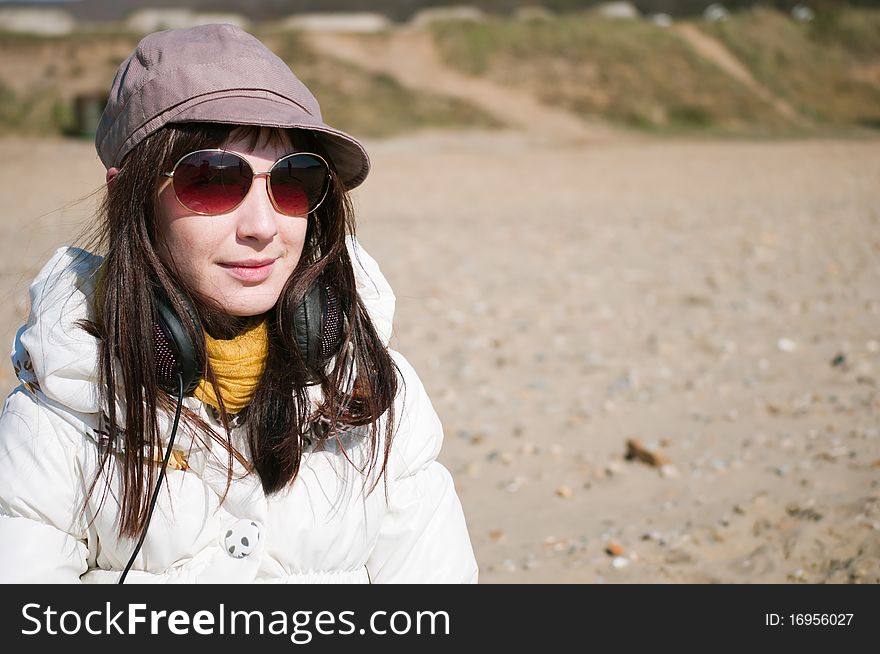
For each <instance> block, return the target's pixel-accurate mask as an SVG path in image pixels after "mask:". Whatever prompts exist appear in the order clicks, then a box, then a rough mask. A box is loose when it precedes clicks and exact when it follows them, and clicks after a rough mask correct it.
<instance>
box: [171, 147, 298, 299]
mask: <svg viewBox="0 0 880 654" xmlns="http://www.w3.org/2000/svg"><path fill="white" fill-rule="evenodd" d="M265 136H268V134H266V133H265V130H264V131H263V132H262V133H261V134H260V139H259V141H258V143H257V145H256V147H255V148H254V149H253V150H248V149H246V148H247V144H246V143H245V142H244V141H243V140H242V139H241V138H240V137H236V133H235V132H232V134H231V135H230V137H229V140H227V142H226V143H225V144H224V145H223V146H222V147H223V149H225V150H230V151H232V152H235V153H237V154H239V155H241V156H242V157H244V158H245V159H246V160H247V161H248V163H249V164H250V165H251V168H252V169H253V170H254V171H255V172H262V171H266V170H269V169H270V168H271V167H272V164H273V163H275V162H276V161H277V160H278V159H280V158H281V157H283V156H284V155H286V154H290V153H291V152H294V151H295V148H294V147H293V146H292V145H291V144H290V142H289V138H288V137H287V136H286V135H285V137H284V141H285V144H284V145H281V144H279V143H278V142H277V139H267V138H264V137H265ZM169 182H170V180H169ZM266 184H267V179H266V177H256V178H255V179H254V180H253V183H252V184H251V188H250V190H249V191H248V194H247V197H246V198H245V199H244V201H243V202H242V203H241V204H240V205H238V207H236V208H235V209H233V210H232V211H230V212H229V213H226V214H222V215H219V216H203V215H200V214H194V213H192V212H191V211H189V210H188V209H186V208H185V207H183V206H182V205H181V204H180V203H179V202H178V201H177V198H176V197H175V196H174V189H173V188H172V187H171V184H170V183H163V184H162V185H161V186H160V187H159V198H158V204H157V209H158V215H157V229H158V232H159V235H160V237H159V238H158V239H157V240H158V241H159V242H158V243H157V246H158V252H159V256H160V257H161V258H162V259H163V261H165V263H166V264H169V265H173V266H175V267H176V269H177V270H178V271H179V272H180V274H181V275H182V276H183V278H184V279H185V280H187V282H188V284H189V285H190V287H191V288H193V289H194V290H195V291H197V292H199V293H201V294H202V295H204V296H205V297H210V298H214V299H216V300H217V301H218V302H219V303H220V305H221V306H222V307H223V308H224V310H225V311H226V313H228V314H229V315H233V316H255V315H258V314H261V313H264V312H266V311H268V310H269V309H271V308H272V307H273V306H274V305H275V303H276V302H277V301H278V297H279V295H280V294H281V290H282V289H283V287H284V285H285V283H286V282H287V280H288V278H289V277H290V275H291V274H292V273H293V270H294V268H296V265H297V263H298V262H299V257H300V254H301V253H302V249H303V243H304V241H305V236H306V226H307V225H308V220H314V217H312V218H308V219H307V218H296V217H291V216H286V215H284V214H281V213H278V212H277V211H275V207H273V206H272V202H271V201H270V199H269V193H268V189H267V187H266Z"/></svg>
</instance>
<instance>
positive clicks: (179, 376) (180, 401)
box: [116, 373, 183, 584]
mask: <svg viewBox="0 0 880 654" xmlns="http://www.w3.org/2000/svg"><path fill="white" fill-rule="evenodd" d="M177 387H178V390H177V410H176V411H175V412H174V424H173V425H172V426H171V436H170V437H169V438H168V447H167V448H166V450H165V458H164V459H163V460H162V469H161V470H160V471H159V481H158V482H156V490H155V491H153V499H152V500H150V508H149V510H148V511H147V521H146V522H145V523H144V529H143V531H141V537H140V539H139V540H138V543H137V547H135V548H134V553H133V554H132V555H131V558H130V559H129V560H128V564H127V565H126V566H125V569H124V570H123V571H122V574H121V575H119V581H118V582H116V583H118V584H122V583H125V577H126V575H128V571H129V570H130V569H131V566H132V564H133V563H134V560H135V559H136V558H137V555H138V552H140V551H141V546H142V545H143V544H144V539H145V538H146V537H147V529H149V528H150V520H151V519H152V517H153V509H155V508H156V500H157V499H158V498H159V489H160V488H162V481H163V480H164V479H165V469H166V468H167V467H168V460H169V459H170V458H171V449H172V448H173V447H174V437H175V436H176V435H177V423H178V422H179V421H180V410H181V409H182V408H183V373H177Z"/></svg>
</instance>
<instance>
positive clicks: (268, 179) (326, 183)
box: [162, 148, 330, 218]
mask: <svg viewBox="0 0 880 654" xmlns="http://www.w3.org/2000/svg"><path fill="white" fill-rule="evenodd" d="M200 152H220V153H223V154H229V155H232V156H234V157H237V158H238V159H240V160H241V161H243V162H244V163H245V165H246V166H247V167H248V168H250V171H251V184H250V186H249V187H248V190H247V193H245V194H244V197H242V198H241V200H239V201H238V203H237V204H236V205H235V206H234V207H232V208H231V209H227V210H226V211H224V212H222V213H205V212H203V211H195V210H193V209H191V208H190V207H188V206H186V205H185V204H184V203H183V200H181V199H180V196H179V195H177V189H176V188H175V186H174V172H175V171H176V170H177V167H178V166H179V165H180V164H181V163H182V162H183V160H184V159H186V158H187V157H191V156H192V155H194V154H199V153H200ZM304 154H305V155H308V156H310V157H315V158H317V159H320V160H321V162H322V163H323V164H324V168H325V173H326V177H325V179H324V194H323V195H322V196H321V199H320V200H318V204H316V205H315V206H314V207H313V208H312V209H310V210H309V211H308V213H306V214H305V215H301V214H292V213H287V212H285V211H282V210H281V207H279V206H278V203H277V202H276V201H275V196H274V195H273V194H272V170H274V168H275V166H277V165H278V164H279V163H281V162H282V161H284V160H285V159H290V158H291V157H296V156H299V155H304ZM162 175H163V176H164V177H167V178H168V179H170V180H171V190H172V191H174V198H175V199H176V200H177V202H178V203H179V204H180V206H182V207H183V208H184V209H186V210H187V211H191V212H192V213H195V214H198V215H200V216H222V215H224V214H227V213H230V212H231V211H235V210H236V209H237V208H238V207H239V206H241V203H242V202H244V201H245V200H246V199H247V196H248V193H250V192H251V189H252V188H253V187H254V179H255V178H257V177H265V178H266V190H267V192H268V194H269V201H270V202H271V203H272V206H273V207H274V208H275V211H277V212H278V213H280V214H282V215H284V216H289V217H291V218H308V216H309V214H310V213H312V212H314V211H316V210H317V209H318V207H320V206H321V204H322V203H323V202H324V200H326V199H327V194H328V193H329V192H330V164H329V163H327V160H326V159H325V158H324V157H322V156H321V155H320V154H316V153H315V152H291V153H290V154H286V155H284V156H283V157H281V158H280V159H278V160H277V161H276V162H275V163H273V164H272V165H271V166H270V167H269V170H267V171H265V172H260V173H258V172H254V168H253V166H251V164H250V162H249V161H248V160H247V159H245V158H244V157H243V156H241V155H240V154H238V153H237V152H232V151H231V150H224V149H223V148H205V149H203V150H193V151H192V152H187V153H186V154H185V155H183V156H182V157H181V158H180V159H178V160H177V163H175V164H174V166H173V167H172V168H171V172H167V173H162Z"/></svg>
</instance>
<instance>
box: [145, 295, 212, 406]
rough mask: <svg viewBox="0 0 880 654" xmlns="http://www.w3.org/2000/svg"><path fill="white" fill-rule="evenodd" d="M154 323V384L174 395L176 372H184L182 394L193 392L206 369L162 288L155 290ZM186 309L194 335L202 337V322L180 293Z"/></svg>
mask: <svg viewBox="0 0 880 654" xmlns="http://www.w3.org/2000/svg"><path fill="white" fill-rule="evenodd" d="M155 299H156V323H154V324H153V345H154V353H155V354H154V356H155V358H156V383H157V384H158V385H159V388H161V389H162V390H164V391H166V392H168V393H170V394H172V395H176V394H177V391H178V387H177V384H178V382H177V375H178V374H182V375H183V393H184V395H189V394H190V393H192V392H193V391H194V390H195V389H196V386H198V385H199V381H200V380H201V379H202V375H203V374H204V372H205V365H204V361H202V359H201V357H199V351H198V349H197V348H196V346H195V344H194V343H193V341H192V340H191V339H190V336H189V333H188V332H187V330H186V328H185V327H184V324H183V323H182V322H181V319H180V316H178V314H177V312H176V311H175V310H174V309H173V308H172V306H171V302H170V301H169V300H168V297H167V296H166V295H165V293H164V292H162V291H161V290H160V291H159V292H157V293H156V296H155ZM181 299H182V301H183V303H184V307H185V309H186V312H185V313H186V320H187V321H188V322H189V323H190V324H191V325H192V327H193V329H194V330H195V333H196V337H197V338H200V339H202V340H204V338H205V335H204V332H203V331H202V323H201V322H200V321H199V318H198V314H197V313H196V311H195V309H194V308H193V307H192V305H190V304H189V301H188V300H187V299H186V297H183V296H181Z"/></svg>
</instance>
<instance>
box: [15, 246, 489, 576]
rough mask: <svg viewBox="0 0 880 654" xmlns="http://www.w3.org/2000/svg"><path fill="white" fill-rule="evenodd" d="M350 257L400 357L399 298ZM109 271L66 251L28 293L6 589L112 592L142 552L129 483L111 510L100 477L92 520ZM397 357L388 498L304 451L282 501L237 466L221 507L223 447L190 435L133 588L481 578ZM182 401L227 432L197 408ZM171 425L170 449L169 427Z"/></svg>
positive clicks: (431, 416)
mask: <svg viewBox="0 0 880 654" xmlns="http://www.w3.org/2000/svg"><path fill="white" fill-rule="evenodd" d="M348 247H349V252H350V253H351V254H352V261H353V263H354V267H355V274H356V277H357V285H358V291H359V293H360V294H361V297H362V299H363V300H364V302H365V304H366V306H367V308H368V310H369V312H370V315H371V318H372V319H373V321H374V324H375V325H376V327H377V329H378V331H379V334H380V336H381V337H382V338H383V340H384V342H385V343H386V345H387V343H388V339H389V338H390V335H391V322H392V317H393V314H394V295H393V293H392V292H391V288H390V287H389V286H388V282H387V281H386V280H385V278H384V276H383V275H382V273H381V272H380V271H379V267H378V265H377V264H376V262H375V261H374V260H373V259H372V258H371V257H370V256H369V255H368V254H367V253H366V252H365V251H364V250H363V249H362V248H361V247H360V246H359V245H358V244H357V242H356V241H355V240H354V239H352V238H349V240H348ZM100 262H101V258H100V257H97V256H95V255H92V254H90V253H85V252H83V251H82V250H77V249H74V248H61V249H59V250H58V251H57V252H56V253H55V255H54V256H53V257H52V259H51V260H50V261H49V262H48V263H47V264H46V266H45V267H44V268H43V270H42V271H41V272H40V273H39V275H38V276H37V278H36V279H35V280H34V282H33V284H32V286H31V290H30V294H31V307H32V308H31V315H30V318H29V320H28V322H27V324H26V325H25V326H23V327H22V328H21V329H20V330H19V332H18V334H17V336H16V338H15V343H14V348H13V352H12V359H13V365H14V366H15V368H16V373H17V375H18V377H19V379H20V381H21V382H22V383H21V384H20V385H19V386H18V388H16V389H15V390H14V391H13V392H12V393H11V394H10V395H9V397H8V398H7V400H6V404H5V405H4V407H3V413H2V416H0V581H2V582H80V581H82V582H98V583H104V582H108V583H110V582H115V581H117V579H118V577H119V574H120V571H121V570H122V569H123V567H124V566H125V564H126V563H127V561H128V559H129V557H130V556H131V553H132V552H133V551H134V547H135V542H136V541H135V540H133V539H123V540H119V539H118V538H117V536H116V528H117V524H118V523H117V519H118V511H119V504H118V502H117V498H118V497H119V494H120V488H121V485H120V483H119V475H118V474H117V475H114V476H113V482H112V483H111V487H110V489H111V490H110V492H109V493H107V494H106V497H105V498H104V503H103V506H100V502H101V499H102V497H103V496H104V494H105V493H104V490H105V488H104V483H105V481H104V479H105V478H104V477H103V473H102V477H101V479H100V480H99V483H98V485H97V486H96V488H95V491H94V492H93V493H92V495H91V498H90V499H89V501H88V502H87V506H86V511H85V512H84V513H83V512H82V511H81V508H82V506H83V502H84V499H85V497H86V494H87V491H88V489H89V486H90V484H91V482H92V480H93V479H94V477H95V474H96V471H97V470H98V468H99V467H100V466H99V452H98V442H99V441H100V438H101V434H100V433H99V430H100V427H101V423H100V416H101V407H100V406H99V404H98V400H97V387H96V381H95V380H96V378H97V370H96V361H97V352H98V349H97V348H98V342H97V340H96V339H95V338H93V337H91V336H89V335H88V334H87V333H86V332H84V331H83V330H81V329H79V328H77V327H75V326H74V323H75V322H76V321H77V320H80V319H82V318H87V317H93V307H92V305H91V302H90V299H91V298H92V297H93V295H94V282H95V275H94V273H95V270H96V269H97V267H98V265H99V264H100ZM389 352H390V354H391V356H392V357H393V359H394V361H395V362H396V363H397V365H398V366H399V368H400V371H401V373H402V382H403V384H401V385H400V386H401V388H400V391H399V393H398V396H397V399H396V401H395V414H396V415H395V421H396V427H395V429H396V431H395V438H394V441H393V445H392V450H391V455H390V457H389V463H388V466H389V467H388V470H389V473H388V474H389V477H388V501H387V502H386V498H385V493H384V488H383V484H382V483H381V482H380V484H379V485H378V486H377V487H376V489H375V490H374V491H373V492H372V493H371V494H369V496H366V497H365V494H364V493H363V491H362V488H363V481H364V479H363V477H362V476H360V474H359V473H357V471H356V470H354V468H353V467H352V465H351V463H349V462H348V461H346V459H345V456H343V453H342V452H340V451H338V449H337V448H336V446H335V443H330V444H329V445H328V446H326V447H325V448H324V449H320V448H318V449H315V447H314V445H313V446H312V447H311V448H307V451H305V452H304V454H303V458H302V462H301V468H300V472H299V476H298V477H297V479H296V480H295V482H294V483H293V484H292V485H290V486H289V487H288V488H287V489H285V490H284V491H282V492H279V493H277V494H275V495H272V496H269V497H267V496H266V495H265V493H264V492H263V490H262V487H261V485H260V482H259V479H258V477H257V475H256V474H251V475H245V471H244V469H243V468H242V467H241V466H240V465H239V464H238V463H236V464H235V466H234V475H235V477H236V479H235V480H234V481H233V483H232V485H231V487H230V489H229V492H228V494H227V496H226V498H225V500H224V501H223V502H222V503H221V501H220V500H221V497H222V495H223V493H224V490H225V486H226V466H227V455H226V452H225V450H223V448H222V447H221V446H219V445H218V444H216V443H213V442H211V441H210V439H200V438H194V435H193V434H192V433H190V432H188V431H186V430H184V429H183V428H181V429H180V430H179V431H178V434H177V437H176V439H175V452H174V456H173V457H172V463H173V464H174V465H173V466H172V465H169V469H168V472H167V475H166V478H165V482H164V483H163V488H162V491H161V493H160V495H159V501H158V503H157V506H156V510H155V512H154V514H153V518H152V521H151V523H150V526H149V530H148V531H147V536H146V540H145V542H144V545H143V548H142V549H141V551H140V553H139V554H138V557H137V559H136V560H135V562H134V565H133V566H132V569H131V571H130V572H129V574H128V577H127V579H126V582H127V583H136V582H142V583H190V582H207V583H218V582H219V583H229V582H276V583H309V582H312V583H369V582H370V581H372V582H374V583H383V582H384V583H395V582H450V583H460V582H464V583H474V582H476V580H477V564H476V560H475V559H474V554H473V550H472V548H471V543H470V539H469V537H468V532H467V527H466V524H465V519H464V514H463V512H462V508H461V504H460V502H459V499H458V496H457V494H456V492H455V488H454V486H453V482H452V478H451V476H450V474H449V472H448V470H447V469H446V468H445V467H444V466H443V465H441V464H440V463H439V462H437V461H436V457H437V454H438V452H439V450H440V446H441V443H442V440H443V431H442V427H441V424H440V421H439V419H438V417H437V414H436V412H435V411H434V408H433V407H432V405H431V401H430V399H429V398H428V396H427V394H426V393H425V389H424V387H423V385H422V383H421V381H420V380H419V378H418V376H417V374H416V372H415V371H414V370H413V368H412V366H410V364H409V363H408V362H407V361H406V359H404V357H403V356H401V355H400V354H399V353H397V352H395V351H393V350H389ZM313 401H315V400H314V398H313ZM184 402H185V405H186V406H187V407H188V408H189V409H191V410H193V411H196V412H197V413H199V415H200V416H201V417H202V418H203V419H204V420H205V421H207V422H208V424H211V425H214V426H216V428H217V430H218V432H221V433H222V428H221V427H220V426H219V425H218V424H217V421H216V420H215V419H214V418H213V416H212V415H211V414H210V412H208V411H206V408H205V406H204V405H203V404H202V403H201V402H200V401H198V400H196V399H194V398H192V397H189V398H185V400H184ZM159 418H160V421H161V425H162V433H163V434H164V436H163V439H165V438H167V437H168V435H169V431H170V422H171V416H168V415H165V414H164V412H163V413H162V414H160V416H159ZM384 419H385V416H383V418H382V419H381V420H380V424H379V427H380V434H381V433H382V430H383V429H384ZM241 432H243V429H240V428H237V429H234V430H233V432H232V438H233V443H234V444H235V445H236V446H237V448H238V449H239V451H241V452H242V453H243V454H245V455H246V453H247V448H246V447H245V446H244V445H243V442H244V441H243V438H244V434H243V433H241ZM355 435H356V434H355ZM203 440H208V441H209V442H208V443H205V442H203ZM166 442H167V441H166ZM383 442H384V441H381V440H380V447H383ZM360 443H362V440H361V439H358V438H356V437H354V438H350V441H349V446H347V447H346V450H347V451H348V454H349V456H350V457H353V458H354V460H355V461H356V462H358V460H359V459H358V457H359V455H360V454H364V453H365V452H366V451H368V447H363V446H361V445H359V444H360ZM381 451H382V450H380V455H381ZM163 452H164V444H163ZM360 460H361V461H362V460H363V459H360ZM99 506H100V508H99Z"/></svg>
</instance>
